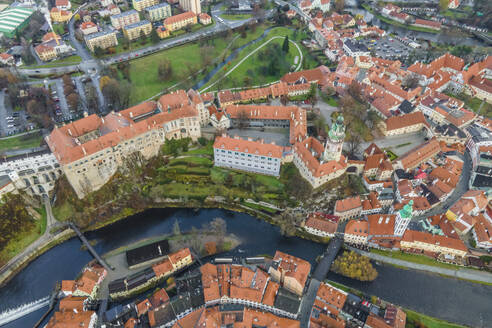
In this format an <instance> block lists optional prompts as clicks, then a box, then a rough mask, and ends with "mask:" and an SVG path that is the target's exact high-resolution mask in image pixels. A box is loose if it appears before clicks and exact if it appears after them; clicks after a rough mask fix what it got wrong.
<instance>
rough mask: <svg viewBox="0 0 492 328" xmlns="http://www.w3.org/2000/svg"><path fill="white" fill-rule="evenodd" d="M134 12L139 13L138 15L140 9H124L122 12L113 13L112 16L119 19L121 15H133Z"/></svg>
mask: <svg viewBox="0 0 492 328" xmlns="http://www.w3.org/2000/svg"><path fill="white" fill-rule="evenodd" d="M133 14H137V15H138V11H136V10H135V9H131V10H128V11H124V12H122V13H119V14H116V15H113V16H111V18H114V19H119V18H121V17H125V16H128V15H133Z"/></svg>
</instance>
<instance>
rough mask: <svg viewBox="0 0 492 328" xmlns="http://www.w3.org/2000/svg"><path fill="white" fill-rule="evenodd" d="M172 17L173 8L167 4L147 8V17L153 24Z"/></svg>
mask: <svg viewBox="0 0 492 328" xmlns="http://www.w3.org/2000/svg"><path fill="white" fill-rule="evenodd" d="M171 16H172V13H171V6H170V5H169V4H168V3H167V2H162V3H159V4H156V5H153V6H150V7H147V8H145V17H147V19H148V20H149V21H151V22H155V21H159V20H163V19H164V18H166V17H171Z"/></svg>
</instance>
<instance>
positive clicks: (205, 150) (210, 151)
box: [182, 142, 214, 156]
mask: <svg viewBox="0 0 492 328" xmlns="http://www.w3.org/2000/svg"><path fill="white" fill-rule="evenodd" d="M182 155H210V156H213V155H214V148H213V142H209V143H208V144H207V145H206V146H205V147H200V148H197V149H192V150H188V151H187V152H184V153H182Z"/></svg>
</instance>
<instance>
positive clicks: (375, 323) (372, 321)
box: [366, 312, 393, 328]
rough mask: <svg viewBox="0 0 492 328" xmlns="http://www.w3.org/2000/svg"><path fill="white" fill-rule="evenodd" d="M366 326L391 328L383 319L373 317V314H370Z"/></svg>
mask: <svg viewBox="0 0 492 328" xmlns="http://www.w3.org/2000/svg"><path fill="white" fill-rule="evenodd" d="M366 325H367V326H369V327H371V328H393V327H392V326H390V325H388V324H387V323H386V322H385V321H384V319H383V318H381V317H379V316H377V315H375V314H374V313H372V312H371V313H370V314H369V316H368V317H367V320H366Z"/></svg>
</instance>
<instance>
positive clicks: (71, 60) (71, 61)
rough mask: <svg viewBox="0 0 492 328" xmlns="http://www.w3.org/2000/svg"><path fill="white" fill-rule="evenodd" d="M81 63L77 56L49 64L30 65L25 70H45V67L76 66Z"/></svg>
mask: <svg viewBox="0 0 492 328" xmlns="http://www.w3.org/2000/svg"><path fill="white" fill-rule="evenodd" d="M81 61H82V58H80V56H77V55H73V56H68V57H65V58H62V59H59V60H55V61H53V62H50V63H46V64H42V65H31V66H25V68H47V67H57V66H61V65H67V64H78V63H80V62H81Z"/></svg>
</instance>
